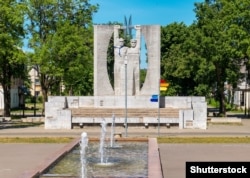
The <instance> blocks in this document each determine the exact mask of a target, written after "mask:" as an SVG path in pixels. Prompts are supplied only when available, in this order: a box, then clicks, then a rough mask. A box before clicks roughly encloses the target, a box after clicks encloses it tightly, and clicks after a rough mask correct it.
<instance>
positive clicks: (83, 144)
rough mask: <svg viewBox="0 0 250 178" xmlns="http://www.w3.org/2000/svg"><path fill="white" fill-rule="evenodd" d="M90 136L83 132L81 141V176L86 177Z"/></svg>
mask: <svg viewBox="0 0 250 178" xmlns="http://www.w3.org/2000/svg"><path fill="white" fill-rule="evenodd" d="M88 141H89V140H88V137H87V133H86V132H83V133H82V134H81V142H80V159H81V178H85V177H86V174H87V171H86V149H87V146H88Z"/></svg>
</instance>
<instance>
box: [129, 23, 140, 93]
mask: <svg viewBox="0 0 250 178" xmlns="http://www.w3.org/2000/svg"><path fill="white" fill-rule="evenodd" d="M134 28H135V30H136V37H135V39H131V40H130V48H128V50H127V60H128V72H127V79H128V80H127V94H128V95H129V96H130V95H139V92H140V50H141V27H140V26H138V25H137V26H135V27H134Z"/></svg>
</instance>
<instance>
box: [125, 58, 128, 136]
mask: <svg viewBox="0 0 250 178" xmlns="http://www.w3.org/2000/svg"><path fill="white" fill-rule="evenodd" d="M124 65H125V136H126V137H127V136H128V123H127V122H128V118H127V109H128V103H127V65H128V57H127V55H126V56H125V60H124Z"/></svg>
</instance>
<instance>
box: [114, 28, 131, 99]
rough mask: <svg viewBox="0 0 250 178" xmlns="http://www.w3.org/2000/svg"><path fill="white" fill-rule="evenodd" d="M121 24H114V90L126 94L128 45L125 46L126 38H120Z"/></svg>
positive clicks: (118, 93) (116, 92) (119, 93)
mask: <svg viewBox="0 0 250 178" xmlns="http://www.w3.org/2000/svg"><path fill="white" fill-rule="evenodd" d="M120 29H121V27H120V26H119V25H115V26H114V54H115V61H114V91H115V95H124V93H125V64H124V61H125V57H126V54H127V50H128V47H127V46H124V39H123V38H119V30H120Z"/></svg>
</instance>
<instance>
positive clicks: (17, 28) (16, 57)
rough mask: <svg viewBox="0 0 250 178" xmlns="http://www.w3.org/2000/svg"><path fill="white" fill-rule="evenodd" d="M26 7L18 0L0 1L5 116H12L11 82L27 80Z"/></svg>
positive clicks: (0, 66)
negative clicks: (24, 48) (23, 48)
mask: <svg viewBox="0 0 250 178" xmlns="http://www.w3.org/2000/svg"><path fill="white" fill-rule="evenodd" d="M23 11H24V6H23V5H22V4H20V3H18V2H17V1H16V0H0V84H1V85H2V88H3V93H4V116H7V117H8V116H10V102H11V98H10V90H11V81H12V80H13V79H15V78H18V77H20V78H25V77H26V70H25V66H24V64H25V63H26V55H25V54H24V52H23V51H22V50H21V46H22V43H21V42H22V39H23V37H24V35H25V31H24V29H23V23H24V16H23Z"/></svg>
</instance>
